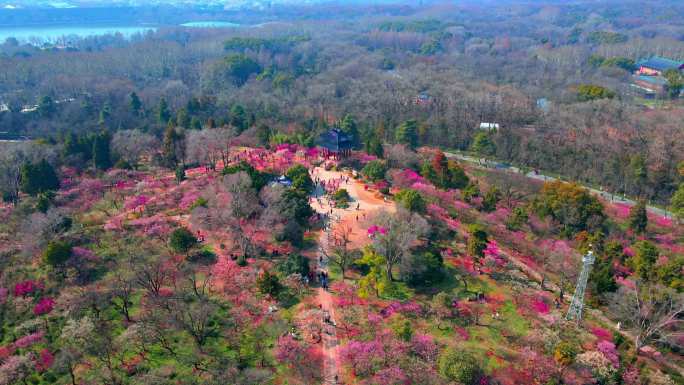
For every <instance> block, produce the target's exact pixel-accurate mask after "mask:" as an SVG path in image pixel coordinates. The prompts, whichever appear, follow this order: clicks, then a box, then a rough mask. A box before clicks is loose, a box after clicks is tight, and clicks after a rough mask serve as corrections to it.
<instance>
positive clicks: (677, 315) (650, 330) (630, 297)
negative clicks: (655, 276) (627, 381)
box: [609, 281, 684, 353]
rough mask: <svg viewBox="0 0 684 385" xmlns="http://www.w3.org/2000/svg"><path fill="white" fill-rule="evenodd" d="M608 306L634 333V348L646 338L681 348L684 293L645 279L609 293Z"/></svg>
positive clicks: (646, 340) (642, 344)
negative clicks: (632, 285) (631, 286)
mask: <svg viewBox="0 0 684 385" xmlns="http://www.w3.org/2000/svg"><path fill="white" fill-rule="evenodd" d="M609 306H610V310H611V311H612V312H613V314H615V316H616V317H617V319H618V320H620V321H621V322H622V323H623V324H624V325H625V327H627V328H628V329H629V330H630V331H631V332H632V333H633V335H634V342H635V348H636V350H637V353H638V352H639V349H640V348H641V347H643V346H644V345H646V344H648V343H650V342H658V343H663V344H669V345H675V346H679V347H680V348H681V343H682V337H684V329H683V326H684V320H683V319H682V315H684V294H682V293H677V292H676V291H674V290H672V289H670V288H666V287H663V286H661V285H658V284H652V283H648V282H641V281H637V282H635V286H634V287H633V288H630V287H627V286H622V287H621V288H620V289H619V290H618V291H617V292H616V293H614V294H612V295H611V298H610V304H609Z"/></svg>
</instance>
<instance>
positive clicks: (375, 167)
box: [361, 159, 387, 181]
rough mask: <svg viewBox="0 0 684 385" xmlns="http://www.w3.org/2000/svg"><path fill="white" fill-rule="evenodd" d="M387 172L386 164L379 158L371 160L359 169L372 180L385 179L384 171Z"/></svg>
mask: <svg viewBox="0 0 684 385" xmlns="http://www.w3.org/2000/svg"><path fill="white" fill-rule="evenodd" d="M386 172H387V165H386V164H385V162H383V161H381V160H378V159H376V160H371V161H370V162H368V163H367V164H366V166H365V167H364V168H363V169H362V170H361V173H362V174H363V175H365V176H366V178H368V179H370V180H372V181H378V180H381V179H385V173H386Z"/></svg>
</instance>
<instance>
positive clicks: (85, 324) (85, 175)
mask: <svg viewBox="0 0 684 385" xmlns="http://www.w3.org/2000/svg"><path fill="white" fill-rule="evenodd" d="M205 130H208V129H205ZM200 132H201V131H200ZM205 134H206V137H211V135H209V134H210V133H203V134H202V135H194V134H193V135H192V136H193V138H192V141H197V140H200V139H202V138H205ZM167 142H168V141H167ZM222 143H223V142H222ZM196 144H197V143H195V144H193V146H195V145H196ZM233 144H235V143H233ZM397 146H399V147H397ZM162 147H163V145H162ZM167 150H168V148H167ZM192 150H193V151H191V152H188V154H186V155H187V156H188V157H189V159H187V160H186V161H187V163H188V165H190V164H191V163H190V162H196V163H194V164H191V166H187V167H186V166H183V165H182V164H180V161H178V163H179V165H180V166H179V167H177V168H176V169H175V170H172V169H170V168H169V167H168V165H162V166H163V167H162V166H160V165H157V164H154V163H153V162H151V161H149V160H148V158H150V157H152V156H151V155H144V156H142V155H141V157H142V158H141V160H140V162H139V164H137V168H136V169H135V170H125V169H117V168H114V169H111V170H109V171H106V172H104V171H103V172H100V173H99V174H97V175H96V174H92V173H89V172H88V171H83V170H75V169H64V170H59V171H60V176H61V177H62V179H63V183H62V185H61V188H60V189H59V190H57V191H56V193H55V194H54V196H52V198H50V199H51V201H50V203H49V204H50V207H49V208H47V209H46V210H44V212H41V211H40V210H38V209H37V208H35V209H34V207H38V203H37V201H38V200H39V198H38V197H35V198H33V197H26V198H25V199H26V200H29V201H30V200H32V199H33V200H35V201H36V202H34V203H32V204H33V206H31V207H32V208H31V209H28V208H24V209H22V208H21V206H16V207H12V208H10V213H9V214H8V215H9V218H10V219H11V220H9V221H8V225H6V226H7V228H8V229H10V230H11V231H13V232H14V234H17V237H16V239H17V240H18V241H17V243H16V244H14V245H9V244H8V246H7V247H6V248H5V246H3V249H2V252H3V254H2V255H3V256H5V255H7V256H8V258H10V260H11V261H12V263H13V266H10V265H8V266H10V267H9V268H8V269H6V270H3V272H2V273H0V312H1V313H0V314H2V317H0V320H1V322H3V324H2V325H3V329H2V330H3V331H6V332H4V333H3V334H2V335H1V336H0V384H11V383H31V381H34V380H32V379H35V381H37V382H36V383H50V381H53V380H54V381H56V382H53V383H71V384H89V383H107V384H110V383H111V384H124V383H131V384H138V383H151V382H154V383H188V384H190V383H207V384H213V383H217V384H218V383H230V384H245V385H246V384H272V383H278V384H280V383H283V384H284V383H293V384H294V383H305V384H318V383H326V384H327V383H334V382H333V381H335V378H336V381H337V383H344V384H368V385H371V384H383V385H395V384H435V385H441V384H450V383H464V384H466V383H467V384H548V383H556V384H573V383H576V384H585V383H586V384H588V383H624V384H630V383H633V384H637V383H639V381H642V379H649V378H656V379H664V380H665V381H667V380H669V381H676V379H678V378H679V377H676V376H677V374H676V370H674V371H673V367H674V366H673V365H675V366H676V363H677V360H678V357H676V355H675V354H673V352H674V351H676V349H679V348H680V347H681V342H682V341H681V330H682V329H681V326H682V325H681V323H680V319H681V310H679V311H677V309H680V308H678V307H677V306H681V290H682V282H681V272H682V268H683V266H684V265H682V250H683V249H682V246H681V239H682V238H681V237H682V236H684V230H683V229H682V228H681V227H680V226H677V225H676V224H674V223H671V222H668V221H666V220H663V219H658V218H656V217H654V216H653V215H651V216H650V217H648V218H647V220H648V224H647V226H646V231H645V232H642V233H639V234H637V233H635V232H634V231H631V230H630V229H629V228H628V225H627V222H628V221H629V219H630V214H629V210H628V209H625V208H624V207H622V206H620V205H619V204H616V205H614V204H611V203H609V202H603V201H598V204H599V205H600V206H601V207H603V208H604V209H605V212H604V215H605V216H604V217H601V218H602V220H603V221H604V223H603V224H601V226H600V227H597V228H593V227H592V226H593V222H592V223H583V224H578V223H576V217H575V216H572V215H569V214H568V215H566V213H568V212H573V213H575V212H580V211H581V210H585V209H587V208H586V207H584V206H582V205H583V204H585V203H586V202H583V201H580V202H577V201H574V200H573V197H575V196H577V195H578V194H581V191H575V190H571V191H570V192H567V191H565V189H572V188H573V187H566V186H555V185H553V186H549V185H544V186H542V185H535V186H532V187H530V186H514V189H516V188H517V189H520V190H524V191H528V190H530V189H535V190H534V193H533V194H532V195H530V196H525V195H523V194H515V193H514V192H515V191H513V192H511V191H509V190H510V189H509V190H506V186H503V185H501V183H502V182H501V180H500V178H499V177H495V176H496V175H498V174H492V175H494V176H492V175H490V172H492V171H491V170H487V169H479V168H477V169H475V168H471V166H467V165H465V164H464V165H460V164H458V163H456V162H454V161H453V160H451V161H448V162H446V163H444V161H442V159H443V157H442V156H441V155H440V153H439V152H438V151H437V150H434V149H427V148H423V149H420V150H419V151H418V152H414V151H413V150H411V149H410V148H408V147H403V145H395V146H392V147H391V148H390V149H389V150H388V154H387V156H385V157H384V158H383V157H379V156H378V155H380V154H373V155H369V154H367V153H364V152H361V151H353V152H352V153H351V154H350V155H349V156H348V157H346V158H343V157H342V158H334V157H328V156H326V154H327V153H326V152H325V151H321V150H320V149H319V148H316V147H306V146H303V145H300V144H289V143H286V144H276V143H272V144H271V145H270V146H269V148H268V149H267V148H254V147H249V146H244V147H242V146H240V147H238V146H235V147H228V148H227V149H226V148H224V147H222V145H221V146H213V147H211V148H209V147H208V150H207V151H215V153H212V154H204V155H206V156H204V155H202V154H200V153H198V151H197V148H192ZM396 154H401V155H402V156H406V157H407V159H410V160H411V162H410V163H409V162H406V164H403V162H402V161H401V159H398V158H397V156H396ZM200 155H202V156H200ZM160 156H161V155H160ZM143 158H144V159H143ZM445 164H446V165H445ZM181 166H182V167H181ZM472 167H474V166H472ZM459 170H460V171H462V172H463V174H461V173H460V172H459ZM457 176H460V178H461V179H458V178H457ZM341 190H344V191H345V194H342V193H340V191H341ZM340 197H343V201H338V199H340ZM406 197H408V198H406ZM409 199H410V200H411V201H408V202H407V200H409ZM586 200H590V198H586ZM338 202H341V203H345V204H341V203H340V204H338ZM409 203H410V204H409ZM590 203H592V204H594V202H590ZM343 206H344V207H343ZM558 207H561V209H559V208H558ZM592 207H593V206H592ZM22 210H31V211H32V212H31V215H26V214H25V212H24V211H22ZM625 210H627V212H625ZM592 220H598V219H596V218H593V219H592ZM589 222H591V221H589ZM11 226H14V227H11ZM3 229H4V228H3ZM344 229H346V231H343V230H344ZM3 231H4V230H3ZM22 242H25V244H22ZM29 243H30V245H29ZM23 246H32V247H23ZM589 248H593V250H595V252H596V253H597V255H598V256H599V257H598V258H597V262H596V266H595V269H594V271H595V272H594V273H593V275H592V277H591V280H590V282H591V283H590V287H589V288H588V292H589V294H588V298H587V303H588V306H590V307H591V311H590V312H588V316H587V318H586V319H585V320H584V321H583V323H582V324H579V325H578V324H574V323H572V324H570V323H565V321H564V318H563V314H564V312H565V311H566V309H567V306H568V303H567V301H568V298H567V294H568V293H569V292H570V291H571V290H572V285H573V281H574V279H575V277H576V274H577V269H578V266H579V263H580V259H579V258H580V256H581V255H582V254H583V253H584V252H586V251H587V250H588V249H589ZM322 250H324V252H323V251H322ZM5 253H6V254H5ZM3 263H4V262H3ZM626 295H627V296H630V297H629V298H633V299H634V300H632V301H624V302H623V303H622V304H621V306H617V305H616V304H615V301H614V299H615V298H618V297H619V296H626ZM654 298H658V299H659V300H658V301H656V300H654ZM664 299H667V300H668V301H669V302H667V303H668V304H669V305H670V306H669V307H666V306H662V304H663V303H664V302H663V301H664ZM645 303H648V304H649V305H651V306H652V307H651V308H650V309H649V311H642V312H641V313H639V317H635V316H634V314H635V312H634V309H635V308H634V306H638V305H639V304H645ZM630 306H632V307H630ZM630 311H632V312H631V313H630ZM637 313H638V312H637ZM629 314H632V316H631V317H630V316H629ZM618 322H619V323H620V326H619V327H618V326H617V325H618ZM637 341H638V343H637ZM637 345H639V346H637ZM673 362H674V364H672V363H673ZM331 373H332V374H331ZM329 377H332V378H329ZM27 381H28V382H27ZM193 381H194V382H193ZM198 381H199V382H198ZM611 381H612V382H611ZM663 383H667V382H663Z"/></svg>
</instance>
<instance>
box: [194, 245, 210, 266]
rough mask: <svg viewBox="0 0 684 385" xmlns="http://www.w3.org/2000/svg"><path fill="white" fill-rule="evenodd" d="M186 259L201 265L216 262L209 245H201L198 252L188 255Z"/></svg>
mask: <svg viewBox="0 0 684 385" xmlns="http://www.w3.org/2000/svg"><path fill="white" fill-rule="evenodd" d="M188 261H190V262H193V263H199V264H202V265H212V264H214V263H216V253H214V251H213V250H212V249H211V247H203V248H202V249H201V250H199V251H198V252H196V253H193V254H192V255H190V256H189V257H188Z"/></svg>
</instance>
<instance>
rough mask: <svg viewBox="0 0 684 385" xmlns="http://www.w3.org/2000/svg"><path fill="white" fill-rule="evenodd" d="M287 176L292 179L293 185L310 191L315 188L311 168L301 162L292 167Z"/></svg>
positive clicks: (307, 191)
mask: <svg viewBox="0 0 684 385" xmlns="http://www.w3.org/2000/svg"><path fill="white" fill-rule="evenodd" d="M285 176H286V177H288V178H289V179H290V180H291V181H292V187H294V188H296V189H298V190H302V191H305V192H306V193H310V192H311V191H312V190H313V181H312V180H311V176H309V170H308V169H307V168H306V167H304V166H302V165H301V164H298V165H295V166H292V167H290V168H289V169H288V170H287V172H286V173H285Z"/></svg>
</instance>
